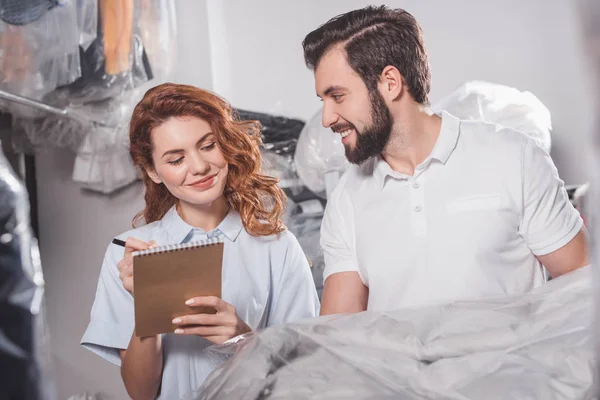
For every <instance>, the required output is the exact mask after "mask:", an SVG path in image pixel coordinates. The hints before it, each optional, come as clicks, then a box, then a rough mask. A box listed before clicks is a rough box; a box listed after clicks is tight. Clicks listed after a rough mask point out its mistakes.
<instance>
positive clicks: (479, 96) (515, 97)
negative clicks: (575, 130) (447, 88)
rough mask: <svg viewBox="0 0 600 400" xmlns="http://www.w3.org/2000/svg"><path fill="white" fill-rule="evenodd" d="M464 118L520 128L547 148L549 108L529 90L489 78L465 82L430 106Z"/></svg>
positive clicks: (549, 129) (548, 144) (549, 122)
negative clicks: (483, 80)
mask: <svg viewBox="0 0 600 400" xmlns="http://www.w3.org/2000/svg"><path fill="white" fill-rule="evenodd" d="M431 108H432V109H433V111H441V110H444V111H448V112H449V113H450V114H452V115H454V116H455V117H457V118H459V119H463V120H478V121H485V122H490V123H494V124H497V125H500V126H503V127H505V128H510V129H514V130H517V131H519V132H523V133H525V134H527V135H528V136H530V137H532V138H534V139H536V140H537V141H538V142H539V143H540V145H541V146H542V147H543V148H544V149H545V150H546V151H547V152H550V145H551V139H550V131H551V129H552V123H551V120H550V111H548V109H547V108H546V106H544V104H542V102H541V101H540V100H539V99H538V98H537V97H535V96H534V95H533V94H531V93H530V92H521V91H519V90H517V89H515V88H511V87H508V86H503V85H497V84H494V83H489V82H482V81H472V82H467V83H465V84H463V85H461V86H460V87H458V88H457V89H456V90H454V91H453V92H452V93H450V94H449V95H448V96H446V97H444V98H443V99H442V100H440V101H438V102H436V103H435V104H433V105H432V107H431Z"/></svg>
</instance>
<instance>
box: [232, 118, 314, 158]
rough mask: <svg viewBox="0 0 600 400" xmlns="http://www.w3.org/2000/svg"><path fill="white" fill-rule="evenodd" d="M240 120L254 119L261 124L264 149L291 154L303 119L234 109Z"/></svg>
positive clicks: (302, 124)
mask: <svg viewBox="0 0 600 400" xmlns="http://www.w3.org/2000/svg"><path fill="white" fill-rule="evenodd" d="M236 112H237V114H238V119H240V120H242V121H248V120H256V121H259V122H260V124H261V125H262V134H263V144H264V147H265V149H267V150H270V151H272V152H274V153H275V154H279V155H284V156H293V155H294V151H295V150H296V142H297V140H298V137H299V136H300V132H301V131H302V128H303V127H304V121H300V120H298V119H294V118H286V117H281V116H275V115H270V114H265V113H259V112H254V111H247V110H241V109H238V110H236Z"/></svg>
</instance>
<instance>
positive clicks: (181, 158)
mask: <svg viewBox="0 0 600 400" xmlns="http://www.w3.org/2000/svg"><path fill="white" fill-rule="evenodd" d="M182 162H183V157H179V158H178V159H177V160H173V161H169V164H171V165H179V164H181V163H182Z"/></svg>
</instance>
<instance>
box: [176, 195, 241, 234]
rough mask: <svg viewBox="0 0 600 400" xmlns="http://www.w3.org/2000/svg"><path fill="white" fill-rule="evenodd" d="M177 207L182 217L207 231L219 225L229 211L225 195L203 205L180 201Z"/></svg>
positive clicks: (195, 226) (192, 224)
mask: <svg viewBox="0 0 600 400" xmlns="http://www.w3.org/2000/svg"><path fill="white" fill-rule="evenodd" d="M176 207H177V212H178V213H179V216H180V217H181V219H183V220H184V221H185V222H187V223H188V224H189V225H191V226H193V227H194V228H200V229H202V230H203V231H205V232H209V231H212V230H213V229H215V228H216V227H217V226H219V224H220V223H221V222H222V221H223V220H224V219H225V217H226V216H227V213H228V212H229V210H228V209H227V204H226V203H225V197H219V198H218V199H216V200H215V201H213V202H212V203H208V204H202V205H197V204H190V203H186V202H184V201H179V202H178V203H177V206H176Z"/></svg>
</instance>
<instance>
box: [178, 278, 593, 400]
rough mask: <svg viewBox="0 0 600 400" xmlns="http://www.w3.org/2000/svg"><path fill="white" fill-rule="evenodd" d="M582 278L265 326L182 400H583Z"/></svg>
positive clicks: (585, 305)
mask: <svg viewBox="0 0 600 400" xmlns="http://www.w3.org/2000/svg"><path fill="white" fill-rule="evenodd" d="M591 273H592V271H591V267H586V268H583V269H580V270H577V271H575V272H573V273H570V274H567V275H563V276H561V277H559V278H557V279H555V280H552V281H551V282H549V283H548V284H546V285H543V286H541V287H539V288H537V289H535V290H534V291H532V292H530V293H529V294H526V295H520V296H515V297H506V298H495V299H488V300H481V301H476V302H456V303H454V304H448V305H440V306H432V307H427V308H415V309H404V310H397V311H392V312H387V313H378V312H372V311H366V312H363V313H359V314H353V315H337V316H328V317H319V318H315V319H311V320H305V321H302V322H299V323H295V324H285V325H279V326H274V327H270V328H268V329H266V330H264V331H262V332H259V333H257V334H254V335H250V336H248V337H247V338H245V339H244V340H241V341H239V342H237V343H233V344H227V345H224V346H216V347H214V348H213V349H212V352H213V354H214V357H217V358H218V359H222V360H227V361H226V362H225V363H223V364H222V365H221V366H220V367H219V368H218V369H217V370H215V371H214V372H213V373H212V374H211V375H210V376H209V377H208V379H207V380H206V381H205V383H204V384H203V385H202V387H201V388H199V389H198V391H196V392H195V393H193V394H191V395H190V396H188V398H187V400H192V399H193V400H201V399H202V400H203V399H213V400H220V399H236V400H250V399H334V398H353V399H362V398H378V399H383V398H386V399H387V398H389V399H424V398H435V399H453V400H459V399H460V400H465V399H490V400H494V399H509V398H511V399H517V398H535V399H548V400H552V399H565V400H567V399H590V398H592V394H593V393H592V390H593V381H594V363H595V355H594V353H593V351H592V348H593V337H592V334H591V330H590V326H589V321H590V318H591V316H592V314H593V310H592V308H593V302H592V285H591Z"/></svg>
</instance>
